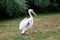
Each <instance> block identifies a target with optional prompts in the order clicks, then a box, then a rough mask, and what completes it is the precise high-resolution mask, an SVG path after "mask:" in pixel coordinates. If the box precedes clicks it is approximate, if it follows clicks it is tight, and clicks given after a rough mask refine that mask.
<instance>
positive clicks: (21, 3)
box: [0, 0, 28, 18]
mask: <svg viewBox="0 0 60 40" xmlns="http://www.w3.org/2000/svg"><path fill="white" fill-rule="evenodd" d="M27 9H28V6H27V5H26V4H25V0H0V18H1V17H2V18H9V17H19V16H21V15H23V14H24V15H25V14H26V13H27Z"/></svg>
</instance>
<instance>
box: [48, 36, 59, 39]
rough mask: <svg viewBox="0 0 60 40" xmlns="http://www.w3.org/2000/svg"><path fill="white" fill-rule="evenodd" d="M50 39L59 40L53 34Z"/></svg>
mask: <svg viewBox="0 0 60 40" xmlns="http://www.w3.org/2000/svg"><path fill="white" fill-rule="evenodd" d="M48 40H58V39H57V38H55V37H53V36H50V37H48Z"/></svg>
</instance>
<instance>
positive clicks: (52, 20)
mask: <svg viewBox="0 0 60 40" xmlns="http://www.w3.org/2000/svg"><path fill="white" fill-rule="evenodd" d="M20 20H21V19H19V18H18V19H13V20H5V21H0V40H60V14H53V15H43V16H40V15H38V17H34V25H33V28H32V29H33V30H36V31H37V32H36V33H31V34H29V35H21V34H20V30H19V29H18V25H19V22H20Z"/></svg>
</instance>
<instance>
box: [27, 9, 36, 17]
mask: <svg viewBox="0 0 60 40" xmlns="http://www.w3.org/2000/svg"><path fill="white" fill-rule="evenodd" d="M28 12H29V13H33V14H34V15H35V16H37V15H36V13H35V12H34V11H33V9H29V10H28Z"/></svg>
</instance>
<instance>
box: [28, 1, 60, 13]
mask: <svg viewBox="0 0 60 40" xmlns="http://www.w3.org/2000/svg"><path fill="white" fill-rule="evenodd" d="M27 1H28V3H27V4H28V5H29V6H30V8H33V9H34V10H36V11H37V12H40V11H43V12H44V11H45V12H47V11H58V10H60V2H59V0H27Z"/></svg>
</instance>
